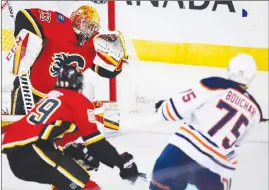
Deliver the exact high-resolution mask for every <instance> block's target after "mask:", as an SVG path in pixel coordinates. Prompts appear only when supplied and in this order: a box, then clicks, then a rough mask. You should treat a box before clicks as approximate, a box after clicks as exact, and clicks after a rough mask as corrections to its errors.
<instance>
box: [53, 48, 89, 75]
mask: <svg viewBox="0 0 269 190" xmlns="http://www.w3.org/2000/svg"><path fill="white" fill-rule="evenodd" d="M52 59H53V62H52V63H51V65H50V68H49V72H50V76H52V77H56V76H57V75H58V73H59V69H60V68H61V66H62V65H64V64H65V65H75V66H77V67H79V68H80V69H84V67H85V65H86V61H85V59H84V58H83V57H82V56H81V55H79V54H69V53H63V52H61V53H55V54H54V57H53V58H52Z"/></svg>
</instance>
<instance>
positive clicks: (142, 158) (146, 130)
mask: <svg viewBox="0 0 269 190" xmlns="http://www.w3.org/2000/svg"><path fill="white" fill-rule="evenodd" d="M139 125H140V127H139V129H137V128H136V129H134V128H133V129H132V127H131V128H128V130H123V131H122V132H121V133H120V134H119V135H116V136H112V137H109V138H108V139H109V141H110V142H111V143H112V144H113V145H115V146H116V147H117V149H118V150H119V152H124V151H128V152H130V153H132V154H133V155H134V157H135V161H136V163H137V165H138V169H139V170H140V172H145V173H150V172H151V170H152V168H153V165H154V162H155V160H156V158H157V157H158V156H159V154H160V153H161V151H162V149H163V148H164V147H165V146H166V144H167V141H168V139H169V138H170V135H171V134H172V133H173V130H175V129H176V128H177V124H171V123H155V124H144V125H142V124H141V123H140V124H139ZM173 126H174V127H175V128H173ZM164 129H165V130H164ZM257 134H263V136H261V137H260V139H261V140H260V141H256V140H252V136H255V135H257ZM266 139H268V123H263V124H261V125H260V126H258V127H257V128H256V129H255V130H254V131H252V135H251V136H250V137H248V139H247V140H246V141H245V143H244V144H243V145H242V146H241V147H240V148H239V149H238V156H239V159H238V160H239V164H238V169H237V171H236V174H235V176H234V179H233V182H232V190H268V140H266ZM108 156H109V155H108ZM2 159H3V160H2V161H3V165H2V189H3V190H37V189H38V190H48V189H50V186H48V185H40V184H36V183H30V182H24V181H21V180H19V179H17V178H16V177H15V176H14V175H13V174H12V173H11V171H10V169H9V166H8V162H7V159H6V157H5V155H3V157H2ZM40 172H42V171H40ZM91 175H92V179H93V180H94V181H96V182H97V183H98V184H99V185H100V186H101V187H102V189H103V190H129V189H130V190H146V189H149V188H148V186H149V183H148V182H146V181H144V180H141V179H139V180H137V182H136V183H135V184H131V183H129V182H128V181H123V180H121V178H120V177H119V175H118V170H117V169H113V170H112V169H110V168H108V167H106V166H104V165H101V166H100V168H99V170H98V171H97V172H93V173H92V174H91ZM190 190H191V189H190Z"/></svg>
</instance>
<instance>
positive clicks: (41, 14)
mask: <svg viewBox="0 0 269 190" xmlns="http://www.w3.org/2000/svg"><path fill="white" fill-rule="evenodd" d="M20 14H21V15H23V16H25V17H26V18H27V19H28V21H30V23H31V25H32V26H29V27H27V29H28V28H30V29H28V30H32V31H33V32H34V33H35V34H37V35H38V36H39V37H40V38H42V39H43V41H44V44H43V49H42V50H41V53H40V54H39V57H38V58H37V59H36V61H35V63H34V64H33V66H32V68H31V72H30V81H31V84H32V87H33V90H32V91H33V93H34V94H35V95H37V96H39V97H44V95H45V94H47V93H48V92H50V91H51V90H52V89H53V88H54V86H55V83H56V76H57V73H58V69H59V65H61V64H64V63H66V62H73V63H76V64H77V65H78V66H79V67H80V68H81V69H82V70H83V71H84V70H86V69H88V68H90V67H92V64H93V59H94V57H95V49H94V46H93V38H91V39H90V40H88V41H87V42H86V43H85V45H84V46H83V47H82V46H79V45H78V41H77V38H76V35H75V33H74V31H73V28H72V24H71V22H70V19H69V18H67V17H65V16H64V15H62V14H61V13H58V12H54V11H44V10H41V9H25V10H21V11H20ZM15 32H17V31H16V27H15ZM18 32H19V31H18ZM18 32H17V33H18ZM17 53H18V52H17ZM14 64H18V63H16V61H15V62H14ZM13 68H16V65H14V67H13Z"/></svg>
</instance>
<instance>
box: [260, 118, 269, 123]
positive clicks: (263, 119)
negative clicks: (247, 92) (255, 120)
mask: <svg viewBox="0 0 269 190" xmlns="http://www.w3.org/2000/svg"><path fill="white" fill-rule="evenodd" d="M267 121H269V119H266V118H262V119H261V122H267Z"/></svg>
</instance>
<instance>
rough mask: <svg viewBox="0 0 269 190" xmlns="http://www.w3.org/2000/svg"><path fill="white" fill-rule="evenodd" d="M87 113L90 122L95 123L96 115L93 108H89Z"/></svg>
mask: <svg viewBox="0 0 269 190" xmlns="http://www.w3.org/2000/svg"><path fill="white" fill-rule="evenodd" d="M87 115H88V121H89V122H90V123H95V115H94V111H93V110H91V109H87Z"/></svg>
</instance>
